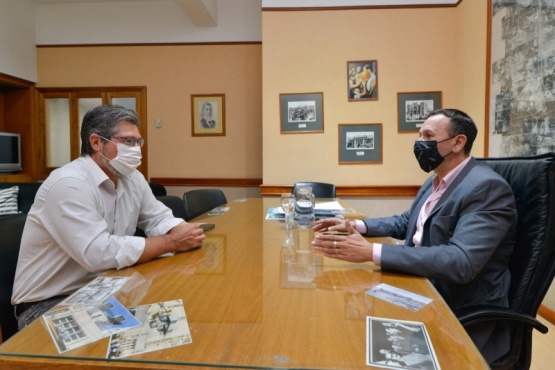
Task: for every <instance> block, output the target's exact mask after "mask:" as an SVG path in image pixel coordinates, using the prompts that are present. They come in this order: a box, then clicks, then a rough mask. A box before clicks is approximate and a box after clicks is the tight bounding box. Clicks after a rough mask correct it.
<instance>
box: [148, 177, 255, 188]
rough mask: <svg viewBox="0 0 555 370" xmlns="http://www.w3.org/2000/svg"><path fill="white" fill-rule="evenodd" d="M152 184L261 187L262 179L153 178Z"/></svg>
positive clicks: (151, 179)
mask: <svg viewBox="0 0 555 370" xmlns="http://www.w3.org/2000/svg"><path fill="white" fill-rule="evenodd" d="M150 182H155V183H157V184H160V185H164V186H216V187H246V188H252V187H259V186H260V185H261V184H262V179H212V178H177V177H151V178H150Z"/></svg>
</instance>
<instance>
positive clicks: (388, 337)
mask: <svg viewBox="0 0 555 370" xmlns="http://www.w3.org/2000/svg"><path fill="white" fill-rule="evenodd" d="M366 335H367V336H366V344H367V353H366V364H367V365H368V366H377V367H382V368H386V369H430V370H439V369H440V367H439V363H438V361H437V358H436V355H435V352H434V348H433V346H432V342H431V340H430V337H429V336H428V332H427V330H426V326H425V325H424V324H423V323H421V322H414V321H403V320H391V319H382V318H378V317H371V316H368V317H367V318H366Z"/></svg>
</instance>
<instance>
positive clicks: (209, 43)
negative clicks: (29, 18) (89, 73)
mask: <svg viewBox="0 0 555 370" xmlns="http://www.w3.org/2000/svg"><path fill="white" fill-rule="evenodd" d="M207 45H208V46H210V45H262V41H214V42H149V43H144V42H143V43H123V44H42V45H37V48H38V49H39V48H45V49H46V48H98V47H118V48H120V47H129V46H130V47H134V46H149V47H151V46H207Z"/></svg>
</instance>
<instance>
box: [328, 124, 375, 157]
mask: <svg viewBox="0 0 555 370" xmlns="http://www.w3.org/2000/svg"><path fill="white" fill-rule="evenodd" d="M382 128H383V127H382V124H381V123H357V124H339V125H338V130H339V164H381V163H383V139H382V132H383V130H382Z"/></svg>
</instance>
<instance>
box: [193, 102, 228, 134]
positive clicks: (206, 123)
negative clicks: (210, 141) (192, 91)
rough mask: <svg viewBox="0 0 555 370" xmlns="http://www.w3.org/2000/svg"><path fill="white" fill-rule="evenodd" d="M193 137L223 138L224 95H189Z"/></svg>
mask: <svg viewBox="0 0 555 370" xmlns="http://www.w3.org/2000/svg"><path fill="white" fill-rule="evenodd" d="M191 132H192V135H193V136H225V94H207V95H191Z"/></svg>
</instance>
